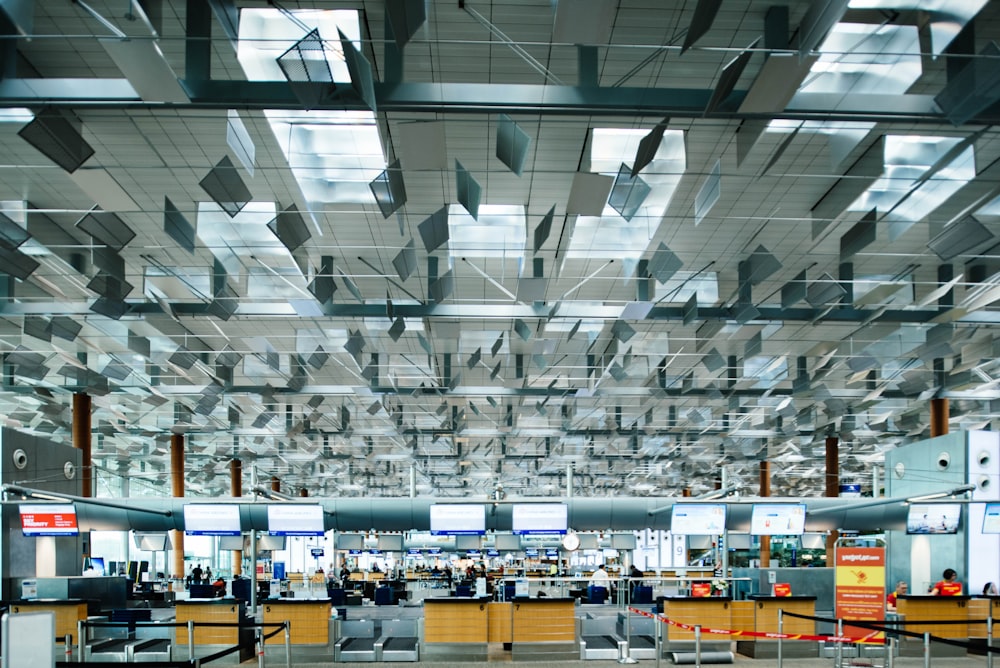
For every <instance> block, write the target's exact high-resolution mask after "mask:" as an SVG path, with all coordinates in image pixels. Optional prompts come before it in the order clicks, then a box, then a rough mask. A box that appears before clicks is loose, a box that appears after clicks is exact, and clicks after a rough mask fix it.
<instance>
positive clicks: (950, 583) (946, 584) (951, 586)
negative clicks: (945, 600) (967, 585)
mask: <svg viewBox="0 0 1000 668" xmlns="http://www.w3.org/2000/svg"><path fill="white" fill-rule="evenodd" d="M941 577H942V578H943V579H941V580H939V581H938V582H935V583H934V586H933V587H931V592H930V593H931V596H961V595H962V583H961V582H958V573H956V572H955V569H954V568H946V569H944V573H942V574H941Z"/></svg>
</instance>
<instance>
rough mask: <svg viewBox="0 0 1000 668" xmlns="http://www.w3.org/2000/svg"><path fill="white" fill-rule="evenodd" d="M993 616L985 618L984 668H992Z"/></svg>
mask: <svg viewBox="0 0 1000 668" xmlns="http://www.w3.org/2000/svg"><path fill="white" fill-rule="evenodd" d="M992 650H993V615H992V614H990V616H989V617H987V618H986V668H993V651H992Z"/></svg>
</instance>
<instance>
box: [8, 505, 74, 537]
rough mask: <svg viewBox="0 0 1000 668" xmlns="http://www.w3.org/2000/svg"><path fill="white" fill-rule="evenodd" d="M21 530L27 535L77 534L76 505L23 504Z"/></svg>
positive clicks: (20, 509)
mask: <svg viewBox="0 0 1000 668" xmlns="http://www.w3.org/2000/svg"><path fill="white" fill-rule="evenodd" d="M18 510H19V511H20V514H21V532H22V533H24V535H25V536H76V535H79V533H80V529H79V527H78V526H77V523H76V507H75V506H74V505H73V504H72V503H68V504H53V503H46V504H41V503H40V504H37V505H36V504H21V505H20V506H18Z"/></svg>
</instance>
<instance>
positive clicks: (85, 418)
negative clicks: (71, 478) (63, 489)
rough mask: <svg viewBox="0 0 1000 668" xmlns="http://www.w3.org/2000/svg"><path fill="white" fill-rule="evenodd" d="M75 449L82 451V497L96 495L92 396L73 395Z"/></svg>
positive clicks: (78, 393)
mask: <svg viewBox="0 0 1000 668" xmlns="http://www.w3.org/2000/svg"><path fill="white" fill-rule="evenodd" d="M73 447H74V448H77V449H78V450H80V488H81V489H80V496H84V497H91V496H93V495H94V482H93V475H92V472H93V467H92V465H91V459H90V395H89V394H84V393H83V392H77V393H76V394H74V395H73Z"/></svg>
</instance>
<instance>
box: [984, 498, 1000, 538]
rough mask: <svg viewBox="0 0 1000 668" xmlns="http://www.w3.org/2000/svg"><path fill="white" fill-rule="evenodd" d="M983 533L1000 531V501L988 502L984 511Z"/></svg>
mask: <svg viewBox="0 0 1000 668" xmlns="http://www.w3.org/2000/svg"><path fill="white" fill-rule="evenodd" d="M983 533H1000V503H987V504H986V510H985V511H984V512H983Z"/></svg>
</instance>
